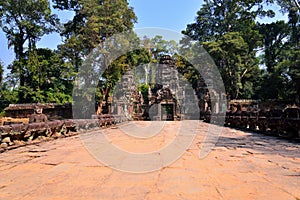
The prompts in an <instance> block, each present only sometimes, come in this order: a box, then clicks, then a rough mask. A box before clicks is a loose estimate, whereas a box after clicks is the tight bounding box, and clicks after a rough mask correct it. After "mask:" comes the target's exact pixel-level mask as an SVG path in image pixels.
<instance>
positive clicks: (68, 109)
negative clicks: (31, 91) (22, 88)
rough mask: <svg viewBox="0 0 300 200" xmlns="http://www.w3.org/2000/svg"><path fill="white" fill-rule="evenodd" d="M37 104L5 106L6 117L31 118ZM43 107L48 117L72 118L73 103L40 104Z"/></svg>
mask: <svg viewBox="0 0 300 200" xmlns="http://www.w3.org/2000/svg"><path fill="white" fill-rule="evenodd" d="M36 105H37V104H36V103H31V104H10V105H9V106H8V107H7V108H5V109H4V110H5V117H11V118H29V117H30V115H32V114H33V113H34V108H35V106H36ZM39 105H40V106H41V108H43V113H44V114H45V115H47V116H48V119H50V120H52V119H72V118H73V116H72V104H71V103H69V104H63V105H58V104H39Z"/></svg>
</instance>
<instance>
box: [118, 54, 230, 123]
mask: <svg viewBox="0 0 300 200" xmlns="http://www.w3.org/2000/svg"><path fill="white" fill-rule="evenodd" d="M154 71H155V73H154V77H155V79H154V80H155V83H154V85H152V87H149V90H148V96H147V98H145V99H147V101H146V100H144V98H143V95H142V94H141V92H139V91H138V83H137V81H136V80H135V74H134V72H133V71H132V70H128V71H127V72H126V73H125V74H124V75H123V76H122V80H121V81H120V85H119V86H118V89H117V90H118V92H117V93H116V94H114V97H113V98H112V99H113V103H112V111H114V113H115V114H118V115H125V116H126V117H128V118H131V119H133V120H152V121H161V120H162V121H173V120H183V119H200V118H201V116H200V115H201V113H202V114H203V113H204V112H205V111H207V110H209V109H213V111H214V112H216V113H218V112H223V110H224V112H225V110H226V105H222V104H221V103H220V101H221V100H223V99H226V97H225V96H224V95H219V94H218V92H216V91H213V93H212V92H211V94H214V96H213V97H212V98H213V101H211V98H210V96H209V92H208V88H207V86H206V84H205V83H204V80H203V79H201V78H200V77H199V80H198V83H197V88H196V89H194V88H193V87H192V85H191V84H190V83H189V82H188V81H187V80H185V79H184V78H183V76H182V74H180V73H179V72H178V71H177V69H176V66H175V62H174V60H173V59H172V58H171V56H169V55H164V56H162V57H161V59H160V62H159V64H158V65H157V66H155V70H154ZM220 97H222V98H220ZM211 102H214V103H213V104H212V103H211ZM195 106H196V108H197V109H198V110H197V114H196V115H195Z"/></svg>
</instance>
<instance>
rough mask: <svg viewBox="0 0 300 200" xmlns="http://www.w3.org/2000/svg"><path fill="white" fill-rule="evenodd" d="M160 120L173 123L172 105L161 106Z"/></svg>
mask: <svg viewBox="0 0 300 200" xmlns="http://www.w3.org/2000/svg"><path fill="white" fill-rule="evenodd" d="M161 120H162V121H174V105H173V104H161Z"/></svg>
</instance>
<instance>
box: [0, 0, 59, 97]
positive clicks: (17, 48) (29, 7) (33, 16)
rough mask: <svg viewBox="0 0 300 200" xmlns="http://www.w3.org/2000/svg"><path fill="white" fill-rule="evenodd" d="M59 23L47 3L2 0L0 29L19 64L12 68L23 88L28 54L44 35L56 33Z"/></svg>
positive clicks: (25, 0)
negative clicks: (26, 52)
mask: <svg viewBox="0 0 300 200" xmlns="http://www.w3.org/2000/svg"><path fill="white" fill-rule="evenodd" d="M57 23H58V20H57V18H56V16H55V15H53V14H51V9H50V3H49V1H48V0H39V1H35V0H5V1H4V0H1V1H0V27H1V28H2V30H3V32H4V33H5V34H6V37H7V39H8V44H9V48H10V47H13V48H14V52H15V56H16V60H17V61H16V62H15V63H14V65H12V66H11V70H12V73H14V74H18V77H19V85H20V87H24V86H25V85H26V83H25V76H24V74H25V71H26V61H25V60H26V54H25V51H26V50H28V51H34V50H35V47H36V42H37V41H38V40H39V39H40V38H41V37H42V36H43V35H45V34H48V33H50V32H52V31H54V30H55V26H56V24H57ZM20 91H22V90H20ZM19 101H20V102H24V93H22V92H20V93H19Z"/></svg>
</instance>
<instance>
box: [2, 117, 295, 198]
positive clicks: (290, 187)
mask: <svg viewBox="0 0 300 200" xmlns="http://www.w3.org/2000/svg"><path fill="white" fill-rule="evenodd" d="M134 123H135V124H138V125H140V126H147V125H149V124H147V123H149V122H134ZM181 123H182V122H167V123H166V124H165V126H164V128H163V129H162V130H161V131H160V133H159V134H158V135H156V136H153V137H151V138H148V139H136V138H132V137H130V136H128V135H126V134H124V133H123V132H122V131H121V129H120V128H109V129H106V130H105V133H104V134H105V135H106V137H107V138H108V140H109V141H110V143H111V144H114V145H116V146H119V147H120V148H121V149H124V150H127V151H130V152H135V153H147V152H154V151H156V150H157V149H160V148H162V147H164V146H166V145H168V144H170V143H171V142H172V141H173V139H174V137H175V136H176V134H175V132H176V131H175V130H178V129H179V127H180V125H181ZM208 126H209V125H208V124H205V123H202V122H199V127H198V128H197V129H195V131H196V138H195V139H194V141H193V144H192V145H191V146H190V147H189V148H188V149H187V150H186V151H185V152H183V153H184V154H183V155H182V157H180V158H179V159H178V160H177V161H176V162H174V163H173V164H171V165H169V166H163V167H162V168H161V169H159V170H158V171H154V172H148V173H139V174H134V173H126V172H122V171H118V170H114V169H112V168H110V167H108V166H106V165H104V164H102V163H101V162H99V161H98V160H96V159H95V158H94V157H93V156H92V155H91V154H90V153H89V151H88V150H87V148H86V147H85V146H84V145H83V142H82V139H81V138H82V137H81V136H73V137H69V138H61V139H58V140H53V141H49V142H43V143H39V144H35V145H28V146H25V147H20V148H17V149H14V150H9V151H6V152H4V153H1V154H0V199H1V200H4V199H9V200H11V199H39V200H40V199H49V200H50V199H51V200H53V199H85V200H87V199H137V200H140V199H197V200H198V199H230V200H231V199H280V200H281V199H284V200H288V199H291V200H299V199H300V145H299V143H296V142H291V141H286V140H280V139H277V138H275V137H269V136H264V135H259V134H256V133H247V132H243V131H239V130H234V129H230V128H224V129H223V132H222V134H221V135H220V137H219V141H218V142H217V144H216V145H215V146H214V147H213V149H212V151H211V153H210V154H208V156H206V157H205V158H204V159H199V151H200V149H201V147H203V145H204V144H206V143H211V144H213V143H214V142H213V141H208V142H206V143H204V138H205V133H206V130H207V128H208ZM99 134H101V133H99V131H90V132H88V133H85V134H83V135H85V136H86V138H89V139H91V138H93V137H95V138H97V137H98V136H99ZM95 141H96V139H95ZM85 144H86V143H85ZM91 145H97V144H96V142H95V143H93V144H91ZM98 146H99V148H101V145H98ZM112 156H113V155H112ZM157 162H161V161H157ZM144 165H149V163H146V162H142V161H141V166H140V167H141V168H142V167H143V166H144ZM154 166H155V163H154ZM157 166H161V165H159V164H158V165H157Z"/></svg>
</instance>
